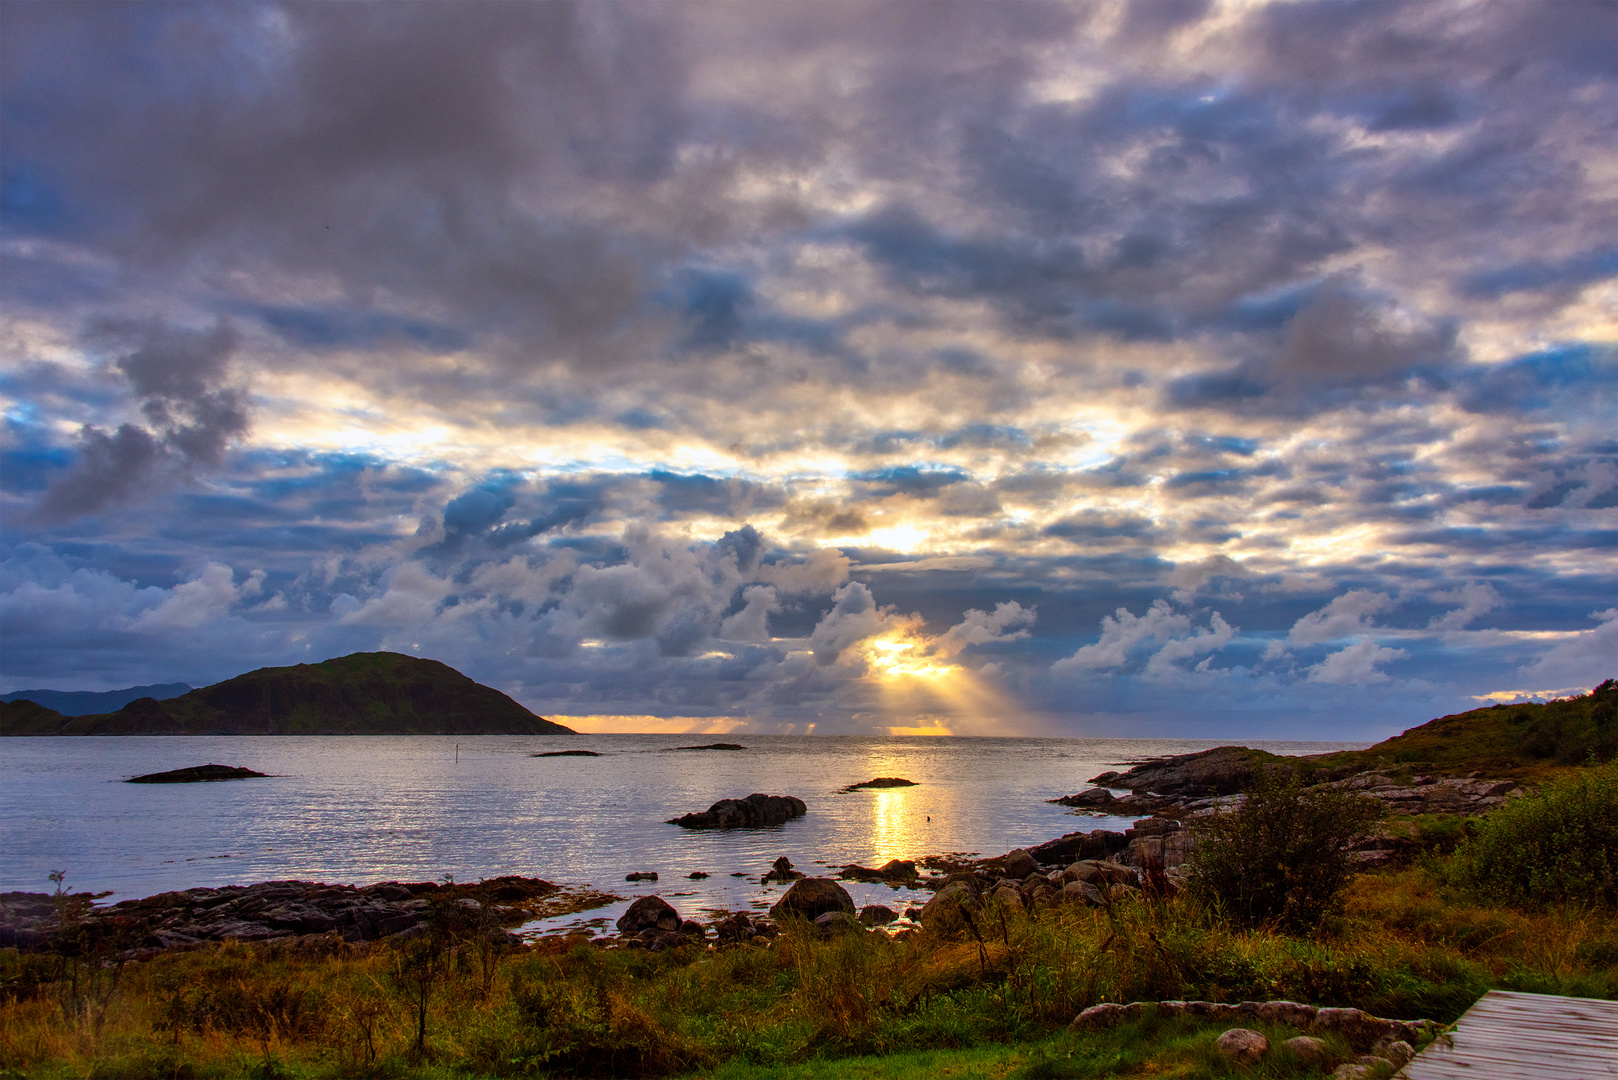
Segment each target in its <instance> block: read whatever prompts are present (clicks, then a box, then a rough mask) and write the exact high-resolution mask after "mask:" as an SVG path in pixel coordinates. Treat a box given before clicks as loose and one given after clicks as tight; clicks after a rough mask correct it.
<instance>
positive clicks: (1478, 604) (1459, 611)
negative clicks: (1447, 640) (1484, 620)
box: [1427, 581, 1505, 630]
mask: <svg viewBox="0 0 1618 1080" xmlns="http://www.w3.org/2000/svg"><path fill="white" fill-rule="evenodd" d="M1433 599H1434V600H1440V601H1445V602H1448V603H1454V602H1456V601H1459V602H1460V605H1461V606H1460V607H1458V608H1455V609H1454V610H1452V611H1446V612H1444V613H1443V614H1442V615H1434V616H1433V617H1432V618H1431V619H1429V620H1428V622H1427V628H1428V629H1429V630H1459V629H1461V628H1462V627H1463V626H1466V625H1468V624H1469V623H1471V622H1473V621H1475V620H1476V619H1477V618H1478V617H1479V616H1482V615H1485V614H1487V613H1488V612H1491V611H1493V610H1495V609H1496V608H1498V607H1501V606H1502V605H1504V603H1505V601H1504V600H1502V599H1501V598H1500V594H1499V593H1498V592H1496V591H1495V589H1494V586H1493V585H1490V584H1489V583H1488V582H1486V581H1483V582H1479V581H1469V582H1467V583H1466V584H1465V585H1463V586H1461V587H1460V588H1459V589H1457V590H1455V591H1454V592H1449V593H1434V594H1433Z"/></svg>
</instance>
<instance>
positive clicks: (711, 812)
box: [669, 792, 808, 829]
mask: <svg viewBox="0 0 1618 1080" xmlns="http://www.w3.org/2000/svg"><path fill="white" fill-rule="evenodd" d="M807 810H808V807H806V806H805V805H804V803H803V800H802V799H799V798H796V797H794V796H792V795H761V794H758V793H757V792H755V793H754V794H752V795H749V796H747V798H745V799H720V800H719V801H718V802H716V803H714V804H713V805H712V806H710V807H708V809H707V810H705V811H702V812H701V813H692V814H686V815H685V816H684V817H677V818H670V819H669V824H670V825H678V826H680V828H682V829H759V828H764V827H766V826H770V825H781V824H784V823H786V822H788V821H791V820H792V819H793V818H798V817H802V816H803V815H804V814H805V813H806V812H807Z"/></svg>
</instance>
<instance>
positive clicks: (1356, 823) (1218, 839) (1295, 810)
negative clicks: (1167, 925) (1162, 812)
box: [1189, 770, 1383, 932]
mask: <svg viewBox="0 0 1618 1080" xmlns="http://www.w3.org/2000/svg"><path fill="white" fill-rule="evenodd" d="M1382 817H1383V811H1382V807H1381V804H1379V803H1377V802H1375V801H1373V800H1371V799H1367V798H1364V797H1363V796H1360V795H1356V794H1353V793H1352V792H1346V791H1340V790H1336V789H1333V788H1326V787H1304V786H1303V784H1302V781H1301V780H1300V778H1299V776H1298V774H1297V773H1296V772H1295V771H1294V772H1292V773H1290V774H1288V775H1285V776H1283V775H1281V774H1279V773H1278V772H1275V771H1270V770H1261V771H1259V772H1257V773H1255V774H1254V776H1253V780H1252V783H1251V785H1250V786H1249V787H1248V790H1247V798H1246V800H1245V801H1244V802H1243V803H1242V805H1241V806H1240V807H1238V808H1237V809H1235V810H1230V811H1227V812H1224V813H1218V814H1213V815H1210V816H1208V817H1205V818H1201V819H1199V820H1197V821H1195V822H1193V828H1194V830H1195V832H1196V835H1197V847H1196V849H1195V850H1194V851H1193V852H1192V854H1191V859H1190V862H1189V867H1190V871H1191V885H1192V888H1193V889H1194V891H1195V892H1196V893H1197V894H1198V895H1199V896H1200V897H1201V899H1202V900H1203V901H1204V903H1206V904H1207V905H1208V906H1209V907H1210V908H1212V909H1214V910H1217V911H1220V912H1223V913H1224V915H1225V916H1226V917H1228V918H1229V919H1231V920H1232V921H1234V922H1235V923H1236V924H1237V925H1238V926H1244V927H1256V926H1264V925H1271V924H1273V925H1275V926H1279V927H1282V928H1285V929H1288V930H1291V931H1294V932H1308V931H1309V930H1312V929H1313V928H1314V927H1316V926H1318V925H1319V924H1320V922H1321V920H1322V919H1324V918H1325V917H1326V916H1327V915H1328V914H1330V913H1331V912H1332V911H1334V910H1335V909H1336V907H1337V904H1338V901H1339V899H1340V897H1341V896H1342V892H1343V890H1344V889H1345V888H1347V886H1348V882H1349V880H1350V879H1351V878H1352V877H1353V876H1354V871H1355V869H1356V864H1355V860H1354V854H1353V851H1352V848H1353V845H1354V843H1355V842H1356V841H1357V840H1359V839H1361V838H1363V837H1364V836H1365V835H1367V834H1368V833H1369V832H1370V830H1371V827H1372V826H1374V825H1375V824H1376V823H1377V822H1379V821H1380V820H1381V819H1382Z"/></svg>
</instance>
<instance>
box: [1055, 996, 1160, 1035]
mask: <svg viewBox="0 0 1618 1080" xmlns="http://www.w3.org/2000/svg"><path fill="white" fill-rule="evenodd" d="M1145 1008H1146V1007H1145V1005H1143V1004H1142V1003H1141V1002H1139V1001H1133V1002H1130V1003H1129V1004H1128V1005H1119V1004H1117V1003H1115V1002H1111V1001H1104V1002H1102V1003H1101V1004H1100V1005H1092V1006H1090V1007H1089V1008H1088V1009H1085V1010H1084V1011H1083V1012H1081V1013H1080V1014H1079V1015H1077V1016H1075V1017H1074V1018H1073V1022H1072V1023H1071V1024H1069V1025H1068V1026H1067V1027H1068V1030H1069V1031H1101V1030H1103V1029H1106V1028H1110V1027H1115V1026H1117V1025H1118V1024H1127V1023H1130V1022H1131V1021H1134V1020H1139V1019H1140V1015H1141V1013H1142V1012H1143V1011H1144V1010H1145Z"/></svg>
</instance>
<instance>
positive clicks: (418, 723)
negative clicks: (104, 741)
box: [0, 652, 573, 735]
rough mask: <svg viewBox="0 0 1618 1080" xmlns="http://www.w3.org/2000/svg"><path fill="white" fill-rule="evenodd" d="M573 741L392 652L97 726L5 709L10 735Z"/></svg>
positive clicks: (143, 709)
mask: <svg viewBox="0 0 1618 1080" xmlns="http://www.w3.org/2000/svg"><path fill="white" fill-rule="evenodd" d="M570 734H573V731H572V729H571V728H567V727H563V726H562V725H561V724H555V723H552V722H551V721H549V720H546V719H545V718H544V717H541V716H535V715H534V714H533V713H531V712H529V711H528V710H527V709H525V708H523V707H522V706H521V705H519V704H518V703H517V702H515V701H513V700H512V699H511V698H509V697H507V696H506V695H505V694H502V693H501V692H500V691H498V690H496V689H494V688H493V687H489V686H484V685H482V684H481V683H477V682H474V681H473V680H472V679H470V678H468V677H467V676H465V675H462V674H461V673H460V672H459V671H456V670H455V669H454V668H452V667H450V666H449V665H447V664H441V663H439V662H438V661H436V660H424V659H421V658H419V657H415V656H405V655H403V654H401V653H391V652H374V653H353V654H351V655H349V656H339V657H335V658H334V659H331V660H325V661H322V662H321V663H318V664H297V665H294V666H292V667H279V668H259V669H258V670H257V671H249V672H247V673H246V674H245V675H238V676H236V677H235V678H234V679H226V680H225V681H224V682H221V683H215V684H214V685H212V686H205V687H203V688H202V689H200V690H193V691H191V692H190V693H188V694H184V695H182V696H180V697H177V698H172V699H170V700H168V701H158V700H156V699H154V698H150V697H145V698H139V699H137V700H135V701H131V702H130V703H129V704H127V705H125V706H124V707H123V708H121V709H118V710H117V711H115V712H110V713H102V714H99V715H94V716H63V715H61V714H60V713H58V712H56V711H54V710H52V709H48V708H45V707H44V706H43V705H40V704H38V703H36V702H32V701H15V702H7V703H0V735H570Z"/></svg>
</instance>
